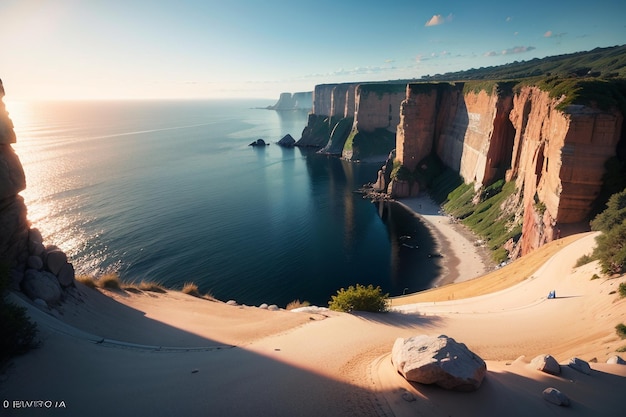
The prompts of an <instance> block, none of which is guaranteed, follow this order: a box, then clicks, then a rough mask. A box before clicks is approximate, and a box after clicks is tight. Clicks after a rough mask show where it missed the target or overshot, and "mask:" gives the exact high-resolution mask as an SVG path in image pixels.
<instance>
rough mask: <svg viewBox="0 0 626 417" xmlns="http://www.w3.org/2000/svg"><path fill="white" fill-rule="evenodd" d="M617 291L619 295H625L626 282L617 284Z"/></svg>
mask: <svg viewBox="0 0 626 417" xmlns="http://www.w3.org/2000/svg"><path fill="white" fill-rule="evenodd" d="M617 291H618V292H619V295H620V297H622V298H623V297H626V282H622V283H621V284H619V287H618V288H617Z"/></svg>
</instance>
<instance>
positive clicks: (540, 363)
mask: <svg viewBox="0 0 626 417" xmlns="http://www.w3.org/2000/svg"><path fill="white" fill-rule="evenodd" d="M530 366H532V367H533V368H534V369H536V370H538V371H541V372H545V373H547V374H551V375H560V374H561V365H559V363H558V362H557V361H556V359H554V357H553V356H552V355H539V356H536V357H535V359H533V360H532V361H530Z"/></svg>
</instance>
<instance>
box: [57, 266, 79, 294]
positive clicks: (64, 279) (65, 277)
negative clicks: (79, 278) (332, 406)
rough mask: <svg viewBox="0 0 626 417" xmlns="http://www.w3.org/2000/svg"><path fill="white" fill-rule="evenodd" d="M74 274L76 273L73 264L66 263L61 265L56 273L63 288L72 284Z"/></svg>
mask: <svg viewBox="0 0 626 417" xmlns="http://www.w3.org/2000/svg"><path fill="white" fill-rule="evenodd" d="M75 276H76V273H75V272H74V265H72V264H70V263H66V264H65V265H63V266H62V267H61V270H60V271H59V273H58V274H57V279H58V280H59V284H61V286H62V287H63V288H67V287H70V286H72V284H74V278H75Z"/></svg>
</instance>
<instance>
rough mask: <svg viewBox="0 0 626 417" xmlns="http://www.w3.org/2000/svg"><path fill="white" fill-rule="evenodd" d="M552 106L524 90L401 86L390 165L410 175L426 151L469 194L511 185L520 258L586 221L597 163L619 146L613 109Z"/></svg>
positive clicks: (598, 177) (596, 188) (598, 180)
mask: <svg viewBox="0 0 626 417" xmlns="http://www.w3.org/2000/svg"><path fill="white" fill-rule="evenodd" d="M559 104H560V101H559V100H557V99H553V98H550V96H549V93H547V92H545V91H541V90H540V89H539V88H537V87H531V86H527V87H521V88H519V90H518V91H517V92H516V93H513V91H512V89H511V88H510V87H508V86H507V85H506V84H504V85H500V86H496V88H494V90H493V91H492V92H491V93H488V92H486V91H484V90H481V91H479V92H471V91H470V92H465V93H463V86H462V85H451V84H439V85H436V84H409V85H408V86H407V89H406V99H405V100H404V101H403V102H402V106H401V110H400V123H399V126H398V133H397V139H396V152H397V160H398V161H399V162H400V163H402V165H404V166H405V167H407V168H408V169H409V170H413V169H415V167H416V166H417V164H418V163H419V162H420V161H421V160H422V159H423V158H425V157H426V156H428V155H429V154H430V153H431V151H433V150H434V151H435V152H436V154H437V155H438V156H439V158H440V159H441V160H442V161H443V162H444V163H445V164H446V165H447V166H448V167H450V168H452V169H453V170H455V171H457V172H459V174H460V175H461V176H462V177H463V179H464V180H465V182H466V183H472V182H473V183H474V184H475V187H476V188H477V189H478V188H480V187H481V186H485V185H489V184H491V183H492V182H493V181H495V180H496V179H498V178H506V180H507V181H511V180H514V181H515V182H516V189H517V196H516V197H517V201H518V204H519V205H520V207H518V209H517V210H518V211H519V212H523V216H524V217H523V231H522V237H521V241H520V245H521V252H522V254H525V253H528V252H530V251H531V250H533V249H535V248H537V247H539V246H541V245H542V244H544V243H546V242H549V241H551V240H553V239H554V238H557V237H558V236H559V234H560V229H561V228H562V227H565V226H566V225H571V224H575V223H579V222H583V221H586V220H587V216H588V215H589V213H590V211H591V208H592V204H593V202H594V200H595V198H596V197H597V196H598V194H599V192H600V189H601V186H602V175H603V174H604V163H605V161H606V160H607V159H608V158H610V157H611V156H614V155H615V152H616V146H617V143H618V142H619V140H620V135H621V128H622V123H623V119H622V115H621V113H620V112H618V111H617V110H609V111H603V110H599V109H597V108H590V107H585V106H580V105H577V106H569V107H568V108H566V109H565V110H559V109H558V108H557V106H558V105H559ZM391 189H394V190H396V189H397V188H394V187H391ZM398 196H400V195H398Z"/></svg>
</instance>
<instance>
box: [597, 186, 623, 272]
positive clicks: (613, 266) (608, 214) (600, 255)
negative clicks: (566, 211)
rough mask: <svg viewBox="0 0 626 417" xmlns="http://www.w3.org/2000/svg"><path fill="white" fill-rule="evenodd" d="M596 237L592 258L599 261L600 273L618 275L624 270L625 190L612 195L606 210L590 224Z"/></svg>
mask: <svg viewBox="0 0 626 417" xmlns="http://www.w3.org/2000/svg"><path fill="white" fill-rule="evenodd" d="M591 227H592V229H594V230H599V231H601V232H602V234H601V235H600V236H598V237H597V239H596V241H597V243H598V245H597V246H596V248H595V250H594V253H593V255H594V257H595V258H597V259H598V260H599V261H600V266H601V267H602V272H605V273H607V274H620V273H622V272H624V271H625V270H626V190H624V191H622V192H620V193H616V194H613V195H612V196H611V198H610V199H609V201H608V203H607V208H606V210H604V211H603V212H602V213H600V214H598V215H597V216H596V218H595V219H593V221H592V222H591Z"/></svg>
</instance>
